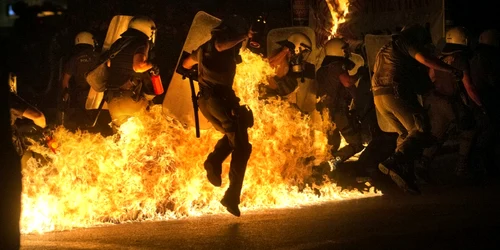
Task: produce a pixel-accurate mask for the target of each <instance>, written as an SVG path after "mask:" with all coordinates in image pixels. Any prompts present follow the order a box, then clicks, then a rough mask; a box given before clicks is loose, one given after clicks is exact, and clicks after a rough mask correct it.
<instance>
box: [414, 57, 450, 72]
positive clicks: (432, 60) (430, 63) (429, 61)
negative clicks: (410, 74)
mask: <svg viewBox="0 0 500 250" xmlns="http://www.w3.org/2000/svg"><path fill="white" fill-rule="evenodd" d="M415 60H417V61H418V62H419V63H421V64H423V65H425V66H427V67H429V68H431V69H435V70H439V71H444V72H448V73H452V74H453V73H454V72H455V71H456V69H455V68H454V67H452V66H450V65H448V64H447V63H445V62H443V61H441V60H439V58H436V57H434V56H430V55H426V54H424V53H421V52H417V53H416V54H415Z"/></svg>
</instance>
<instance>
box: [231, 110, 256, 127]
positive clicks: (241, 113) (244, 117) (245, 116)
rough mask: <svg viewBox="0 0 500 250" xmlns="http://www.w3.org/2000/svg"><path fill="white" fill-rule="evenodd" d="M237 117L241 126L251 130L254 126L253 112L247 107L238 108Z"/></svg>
mask: <svg viewBox="0 0 500 250" xmlns="http://www.w3.org/2000/svg"><path fill="white" fill-rule="evenodd" d="M235 116H236V118H237V119H238V123H239V125H240V126H243V127H246V128H251V127H253V124H254V117H253V112H252V110H251V109H250V107H248V106H247V105H241V106H239V107H237V108H236V110H235Z"/></svg>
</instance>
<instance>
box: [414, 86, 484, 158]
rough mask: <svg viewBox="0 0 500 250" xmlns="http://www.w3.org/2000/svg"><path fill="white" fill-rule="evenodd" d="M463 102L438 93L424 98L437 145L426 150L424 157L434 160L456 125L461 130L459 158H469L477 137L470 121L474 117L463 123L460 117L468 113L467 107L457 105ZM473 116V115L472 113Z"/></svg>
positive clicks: (464, 120)
mask: <svg viewBox="0 0 500 250" xmlns="http://www.w3.org/2000/svg"><path fill="white" fill-rule="evenodd" d="M459 101H461V100H460V99H453V98H450V97H445V96H442V95H439V94H436V93H433V92H431V93H429V94H428V95H427V96H426V97H425V98H424V106H425V108H426V109H427V112H428V114H429V119H430V123H431V134H432V135H433V136H434V137H435V138H436V143H435V144H434V145H432V146H431V147H429V148H426V149H425V150H424V153H423V156H424V157H426V158H428V159H432V158H433V157H434V155H435V154H436V152H437V151H438V150H439V148H440V147H441V145H442V144H443V143H444V142H445V140H446V139H447V132H448V130H449V129H450V126H451V125H452V124H453V123H456V124H457V125H458V128H459V130H460V131H459V133H460V135H459V152H458V153H459V157H461V158H463V159H464V160H465V159H467V158H468V156H469V154H470V151H471V147H472V142H473V140H474V137H475V135H476V130H475V126H474V124H470V122H469V121H466V120H470V119H471V118H472V117H467V118H465V117H464V119H463V120H462V121H461V120H460V117H463V116H461V115H459V114H460V113H462V114H463V113H466V112H464V110H460V109H464V108H465V107H464V106H463V105H460V103H457V102H459ZM471 114H472V113H471Z"/></svg>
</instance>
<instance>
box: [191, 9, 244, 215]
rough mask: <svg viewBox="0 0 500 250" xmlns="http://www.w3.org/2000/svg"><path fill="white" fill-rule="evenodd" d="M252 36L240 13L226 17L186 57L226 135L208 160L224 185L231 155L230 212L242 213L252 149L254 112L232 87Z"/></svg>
mask: <svg viewBox="0 0 500 250" xmlns="http://www.w3.org/2000/svg"><path fill="white" fill-rule="evenodd" d="M251 36H252V31H250V29H249V27H248V24H247V22H246V20H245V19H244V18H243V17H241V16H238V15H231V16H228V17H227V18H225V19H223V20H222V22H221V23H220V25H218V26H217V27H216V28H214V29H213V30H212V38H211V39H210V40H209V41H208V42H206V43H204V44H203V45H201V46H200V47H199V48H198V49H197V50H195V51H193V53H192V54H191V55H190V56H189V57H187V58H186V59H184V61H183V63H182V66H183V67H184V68H185V69H191V68H192V67H193V66H194V65H196V64H197V65H198V82H199V86H200V93H199V94H198V96H199V97H198V105H199V108H200V111H201V112H202V114H203V115H204V116H205V117H206V118H207V120H209V121H210V123H211V124H212V125H213V126H214V127H215V128H216V129H217V130H218V131H220V132H221V133H223V134H224V136H223V137H222V138H221V139H220V140H219V141H218V142H217V145H215V149H214V151H213V152H211V153H210V154H209V155H208V157H207V160H206V161H205V163H204V167H205V170H206V171H207V178H208V180H209V181H210V183H212V185H214V186H216V187H219V186H221V183H222V179H221V173H222V163H223V162H224V160H225V159H226V158H227V157H228V156H229V155H231V163H230V170H229V181H230V184H229V188H228V189H227V190H226V192H225V194H224V197H223V198H222V200H221V204H222V205H223V206H225V207H226V209H227V210H228V212H230V213H231V214H233V215H235V216H240V210H239V208H238V205H239V204H240V195H241V189H242V186H243V179H244V177H245V171H246V167H247V162H248V159H249V158H250V154H251V152H252V145H251V144H250V142H249V140H248V132H247V129H248V128H249V127H251V126H252V123H253V116H252V114H251V111H250V110H248V109H247V108H246V107H245V106H240V104H239V98H238V97H237V96H236V94H235V92H234V90H233V89H232V86H233V80H234V76H235V73H236V64H237V63H239V62H240V61H241V58H240V55H239V49H240V47H241V45H242V42H243V41H245V40H246V39H248V38H250V37H251Z"/></svg>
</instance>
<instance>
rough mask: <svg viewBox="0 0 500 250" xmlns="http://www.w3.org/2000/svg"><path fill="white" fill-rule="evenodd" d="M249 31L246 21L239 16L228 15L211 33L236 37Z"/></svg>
mask: <svg viewBox="0 0 500 250" xmlns="http://www.w3.org/2000/svg"><path fill="white" fill-rule="evenodd" d="M249 29H250V27H249V25H248V22H247V20H246V19H245V18H244V17H242V16H239V15H230V16H228V17H226V18H224V19H222V21H221V23H220V24H219V25H218V26H217V27H215V28H213V29H212V33H224V34H226V35H231V36H238V35H243V34H247V33H248V30H249Z"/></svg>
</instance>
